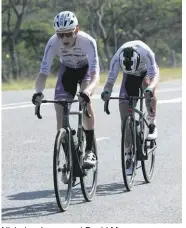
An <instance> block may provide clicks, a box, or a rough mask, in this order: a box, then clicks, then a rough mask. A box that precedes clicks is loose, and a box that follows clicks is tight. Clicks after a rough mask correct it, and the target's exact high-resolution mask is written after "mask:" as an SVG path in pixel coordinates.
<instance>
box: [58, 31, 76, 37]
mask: <svg viewBox="0 0 186 228" xmlns="http://www.w3.org/2000/svg"><path fill="white" fill-rule="evenodd" d="M73 35H74V32H66V33H57V36H58V38H63V37H67V38H69V37H72V36H73Z"/></svg>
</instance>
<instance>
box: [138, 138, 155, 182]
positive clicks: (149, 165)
mask: <svg viewBox="0 0 186 228" xmlns="http://www.w3.org/2000/svg"><path fill="white" fill-rule="evenodd" d="M156 147H157V146H156V141H155V140H145V142H144V152H145V153H146V154H147V156H148V159H147V160H144V161H141V166H142V172H143V177H144V179H145V181H146V182H147V183H150V182H151V180H152V177H153V173H154V164H155V151H156Z"/></svg>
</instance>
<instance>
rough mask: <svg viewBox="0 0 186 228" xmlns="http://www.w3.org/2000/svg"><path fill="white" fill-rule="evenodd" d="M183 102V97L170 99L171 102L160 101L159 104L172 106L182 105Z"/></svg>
mask: <svg viewBox="0 0 186 228" xmlns="http://www.w3.org/2000/svg"><path fill="white" fill-rule="evenodd" d="M180 102H182V98H181V97H178V98H175V99H169V100H159V101H158V104H170V103H171V104H172V103H180Z"/></svg>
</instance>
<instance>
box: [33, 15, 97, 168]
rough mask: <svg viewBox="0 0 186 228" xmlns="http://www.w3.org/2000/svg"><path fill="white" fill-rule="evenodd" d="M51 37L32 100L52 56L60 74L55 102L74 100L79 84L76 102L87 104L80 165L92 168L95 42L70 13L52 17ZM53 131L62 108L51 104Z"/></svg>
mask: <svg viewBox="0 0 186 228" xmlns="http://www.w3.org/2000/svg"><path fill="white" fill-rule="evenodd" d="M53 25H54V30H55V34H54V35H53V36H52V37H51V38H50V39H49V40H48V43H47V45H46V47H45V52H44V56H43V59H42V62H41V68H40V72H39V74H38V76H37V78H36V82H35V90H36V93H35V94H34V95H33V97H32V102H33V103H34V104H37V105H38V104H40V103H41V101H42V99H43V97H44V96H43V94H42V92H43V90H44V88H45V83H46V79H47V76H48V74H49V73H50V69H51V65H52V62H53V59H54V57H55V56H58V57H59V59H60V71H59V74H58V79H57V83H56V87H55V95H54V99H55V100H61V99H68V100H71V99H74V97H75V95H76V91H77V84H78V83H79V84H80V96H79V100H80V102H84V101H85V102H87V103H88V111H89V113H90V114H91V118H87V117H86V115H85V114H84V115H83V127H84V130H85V135H86V149H85V157H84V165H85V166H86V165H89V166H90V165H95V163H96V157H95V155H94V153H93V152H92V146H93V137H94V111H93V106H92V103H91V95H92V94H93V92H94V89H95V88H96V85H97V83H98V81H99V59H98V53H97V44H96V41H95V39H93V38H92V37H91V36H90V35H88V34H87V33H85V32H83V31H79V28H78V20H77V18H76V16H75V14H74V13H73V12H70V11H63V12H60V13H58V14H57V15H56V16H55V17H54V24H53ZM55 110H56V119H57V130H59V129H60V128H62V127H63V126H62V120H63V107H62V106H61V105H58V104H55Z"/></svg>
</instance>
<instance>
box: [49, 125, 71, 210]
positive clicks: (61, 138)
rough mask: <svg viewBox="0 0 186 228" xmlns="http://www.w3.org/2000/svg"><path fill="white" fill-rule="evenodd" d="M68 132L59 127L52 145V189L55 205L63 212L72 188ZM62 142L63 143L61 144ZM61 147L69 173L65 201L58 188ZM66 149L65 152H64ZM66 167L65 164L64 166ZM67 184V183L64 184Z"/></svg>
mask: <svg viewBox="0 0 186 228" xmlns="http://www.w3.org/2000/svg"><path fill="white" fill-rule="evenodd" d="M68 137H69V135H68V133H67V132H66V130H65V129H64V128H62V129H60V130H59V131H58V133H57V135H56V139H55V145H54V155H53V180H54V191H55V197H56V201H57V205H58V207H59V209H60V211H61V212H64V211H66V210H67V208H68V206H69V203H70V199H71V189H72V176H73V174H72V173H73V168H72V154H71V153H69V149H68V148H69V147H68V146H69V145H68V144H69V140H68ZM62 142H63V144H62ZM65 146H66V150H64V147H65ZM61 148H63V153H64V154H65V158H66V160H68V161H67V170H68V173H69V178H68V187H67V192H66V196H65V201H62V196H61V191H60V189H59V185H60V179H61V178H60V179H59V176H58V175H59V172H61V173H62V169H63V168H64V166H63V168H59V167H58V166H59V155H60V149H61ZM65 151H66V153H65ZM65 167H66V166H65ZM61 183H62V180H61ZM66 185H67V184H66Z"/></svg>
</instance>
